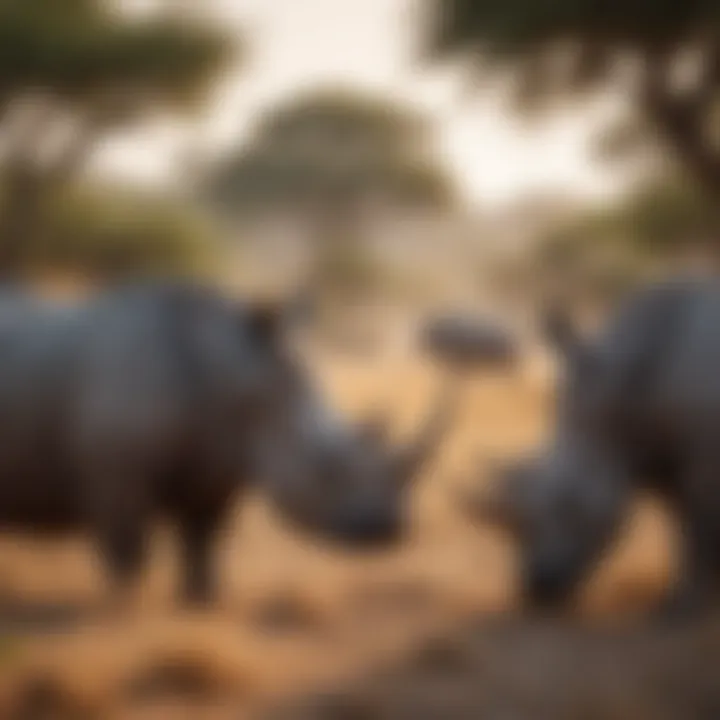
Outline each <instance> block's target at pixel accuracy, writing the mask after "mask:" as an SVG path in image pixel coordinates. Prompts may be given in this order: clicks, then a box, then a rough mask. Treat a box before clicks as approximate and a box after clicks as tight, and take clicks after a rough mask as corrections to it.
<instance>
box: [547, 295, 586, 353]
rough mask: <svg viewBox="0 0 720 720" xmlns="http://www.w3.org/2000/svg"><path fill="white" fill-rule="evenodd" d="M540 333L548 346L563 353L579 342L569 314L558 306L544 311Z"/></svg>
mask: <svg viewBox="0 0 720 720" xmlns="http://www.w3.org/2000/svg"><path fill="white" fill-rule="evenodd" d="M542 332H543V336H544V337H545V340H546V341H547V342H548V343H549V345H550V346H551V347H553V348H555V349H557V350H560V351H561V352H563V353H565V352H567V351H568V350H569V349H572V348H574V347H575V346H576V345H577V344H578V343H579V341H580V338H579V335H578V332H577V329H576V328H575V325H574V323H573V321H572V319H571V318H570V315H569V313H568V312H567V311H566V310H565V309H564V308H561V307H560V306H559V305H552V306H550V307H548V308H546V309H545V312H544V314H543V317H542Z"/></svg>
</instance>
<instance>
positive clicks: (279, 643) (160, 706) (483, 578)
mask: <svg viewBox="0 0 720 720" xmlns="http://www.w3.org/2000/svg"><path fill="white" fill-rule="evenodd" d="M322 376H323V377H324V378H325V379H326V380H327V383H328V386H329V389H330V391H331V392H332V393H333V394H335V395H336V397H337V398H338V400H339V402H341V403H342V405H343V406H344V407H346V408H347V409H348V411H350V412H353V413H358V414H362V413H363V412H365V411H367V410H370V409H373V407H374V406H376V405H377V404H378V403H379V404H381V405H383V406H388V407H389V409H390V410H391V412H392V416H393V419H394V421H395V424H396V427H397V430H398V435H399V436H401V435H403V434H404V433H406V432H410V431H411V428H412V426H413V423H414V422H417V420H418V418H419V417H420V415H421V414H422V412H423V411H424V409H425V408H426V407H427V405H428V403H429V402H431V396H432V392H433V390H434V388H435V387H436V384H437V381H438V379H439V378H438V377H437V375H436V374H435V372H434V371H433V369H432V368H428V367H424V366H422V365H421V364H419V363H416V362H413V363H410V362H408V361H407V360H402V359H392V360H384V361H378V363H377V364H376V365H374V366H371V365H368V364H367V363H363V364H358V365H357V366H353V365H351V364H349V363H348V362H344V363H343V364H342V365H340V364H338V363H337V362H329V361H328V362H325V363H323V364H322ZM546 387H547V385H546V383H545V382H543V381H542V380H541V374H539V373H538V372H536V368H525V369H524V370H523V371H522V372H520V373H516V374H515V375H513V376H501V375H498V376H493V377H482V378H480V377H478V378H468V379H467V381H466V392H465V395H464V398H463V407H462V408H461V414H460V417H458V419H457V422H456V426H455V427H454V429H453V432H452V434H451V436H450V437H449V438H448V440H447V442H446V444H445V445H444V446H443V447H442V448H441V450H440V453H439V454H438V457H437V459H436V461H435V462H434V463H433V464H432V466H431V467H429V468H428V472H427V475H426V477H424V478H423V480H422V482H421V484H420V485H419V486H418V489H417V493H416V496H415V498H414V507H413V512H414V514H415V521H414V529H413V534H412V537H411V538H409V540H408V542H407V544H406V545H405V547H403V548H402V549H400V550H398V551H396V552H393V553H389V554H387V555H384V556H382V557H369V558H364V559H363V558H355V559H352V560H349V559H348V558H346V557H344V556H343V555H341V554H339V553H337V552H334V551H331V550H329V549H327V548H324V547H320V546H318V547H315V546H313V545H312V544H309V543H308V542H306V541H302V542H299V541H298V539H297V538H294V537H292V536H290V535H288V534H287V532H286V531H285V530H284V529H283V528H282V526H280V524H279V523H278V522H277V521H276V519H275V518H273V517H272V516H271V514H270V512H269V511H268V509H267V508H266V507H265V506H264V505H263V504H262V502H258V501H253V502H251V503H250V504H249V505H248V506H247V507H244V508H242V510H241V511H238V517H237V519H236V521H235V522H233V523H232V524H231V526H230V528H229V529H228V532H227V536H226V538H225V542H224V543H223V558H222V562H223V569H224V572H223V578H224V583H225V587H224V591H223V603H222V607H221V608H220V609H219V610H218V611H217V612H216V613H214V614H213V615H212V616H206V617H183V616H181V615H180V614H179V613H178V612H177V611H176V609H174V608H173V605H172V601H171V599H170V598H171V593H172V584H173V578H174V557H173V554H172V546H171V544H170V543H169V542H168V541H167V538H165V537H164V536H162V537H159V540H158V547H157V552H156V554H155V555H156V556H155V558H154V562H153V564H152V568H151V570H150V572H149V577H148V580H147V588H146V593H145V601H146V607H145V609H144V610H143V611H142V612H141V613H140V616H139V617H135V618H134V619H128V620H126V621H123V622H122V623H121V624H120V625H118V626H115V627H109V626H107V625H104V626H103V625H98V624H93V623H92V622H90V621H89V620H87V619H86V620H85V621H83V622H80V623H79V625H78V626H77V627H75V628H74V629H73V630H72V631H68V632H65V633H64V634H56V635H49V634H48V633H42V634H38V633H36V634H30V635H28V634H24V635H23V636H22V637H21V639H19V640H17V641H13V642H16V645H13V646H12V647H11V648H10V649H8V651H7V652H4V653H2V654H0V663H3V664H4V669H5V672H4V673H3V674H2V677H1V678H0V703H2V706H1V707H0V718H5V717H8V718H11V717H18V718H20V717H35V718H45V717H48V718H50V717H52V718H66V717H67V718H71V717H72V718H76V717H87V718H92V717H97V718H128V719H138V718H148V719H154V720H158V719H159V718H163V719H164V718H169V719H172V718H173V717H189V718H193V719H195V718H204V717H208V718H233V719H234V720H235V719H236V718H238V717H244V716H248V717H250V716H257V713H259V712H261V710H262V709H263V708H266V707H268V705H269V704H273V705H274V704H277V703H282V701H283V700H284V699H288V698H291V697H294V696H296V695H297V694H303V693H305V692H307V691H309V690H311V689H313V688H317V687H324V686H326V687H339V686H341V685H342V684H343V683H347V682H349V681H350V680H351V679H352V678H356V677H359V676H362V675H364V674H367V673H369V672H370V670H372V669H373V668H377V667H381V666H385V667H388V666H391V665H392V663H393V658H401V657H403V656H409V657H410V658H411V660H412V662H411V663H410V667H411V677H416V678H425V677H426V676H428V675H433V676H438V677H439V676H442V677H445V678H446V680H444V681H442V682H445V683H446V685H447V687H445V686H443V687H445V689H444V690H443V689H442V688H441V689H440V690H438V692H440V693H441V694H440V695H439V696H437V697H442V692H446V693H447V692H450V693H452V692H455V693H459V692H460V689H458V688H459V686H458V688H456V689H455V690H453V688H455V685H454V684H453V683H455V684H457V683H462V682H463V678H465V680H464V682H466V684H467V682H468V680H467V678H468V677H470V678H471V679H472V678H475V680H476V679H477V677H478V676H483V673H484V672H485V670H484V668H485V669H487V667H488V666H492V665H493V663H492V662H490V663H489V662H488V658H492V656H493V653H494V650H493V651H492V652H490V651H483V652H484V655H483V654H482V653H481V651H480V650H479V649H478V648H479V647H480V646H481V643H480V641H478V642H477V643H476V642H475V641H473V640H472V639H468V638H472V637H474V636H473V635H468V637H467V638H465V637H464V636H460V639H458V636H457V635H456V634H453V631H452V628H454V627H462V626H464V624H465V623H467V622H469V621H470V620H469V619H470V618H472V617H477V616H478V615H481V614H483V613H485V612H490V611H494V610H500V609H503V608H507V607H508V606H509V605H510V604H511V603H512V597H513V595H512V582H511V578H512V562H511V561H512V557H511V553H510V551H509V548H507V547H505V546H504V545H503V544H502V542H501V541H500V540H499V539H498V538H497V537H495V536H494V535H492V534H491V533H488V532H485V531H482V530H480V529H479V528H476V527H473V526H471V525H470V524H469V523H468V522H467V521H466V520H465V519H464V518H463V517H461V516H460V515H459V514H458V512H457V508H456V507H455V505H454V502H453V497H454V494H455V490H456V488H457V487H458V485H459V484H461V483H464V482H469V481H470V480H475V479H476V478H478V479H479V478H481V477H482V471H483V463H484V460H489V459H491V458H493V457H495V456H497V455H503V454H506V453H511V452H513V451H515V450H517V449H519V448H521V447H525V446H527V445H528V444H530V443H533V442H535V441H536V440H537V439H538V438H539V435H540V433H541V432H542V428H543V422H544V416H545V412H546V401H547V398H546ZM478 454H479V455H480V459H479V460H477V458H476V456H477V455H478ZM240 516H242V517H240ZM666 545H667V532H666V527H665V524H664V523H663V522H662V518H660V517H659V514H658V512H657V511H656V510H655V509H653V508H652V507H646V508H643V509H642V510H641V511H640V512H639V514H638V519H637V522H636V523H635V526H634V528H633V532H632V533H631V537H629V538H628V539H627V540H626V541H625V542H624V543H623V546H622V547H621V548H620V549H619V551H618V553H617V554H616V555H615V556H614V557H613V559H612V561H611V562H609V563H608V566H607V567H606V568H604V569H603V572H601V573H600V574H599V576H598V578H596V580H595V581H594V583H593V586H592V588H590V589H589V590H588V593H587V598H586V599H585V601H584V609H585V610H586V611H587V612H588V613H593V614H607V613H608V612H610V611H612V612H613V613H616V612H618V611H621V610H634V609H640V608H642V607H644V606H645V605H646V604H647V601H648V599H649V598H650V597H652V596H653V595H655V594H656V593H657V591H658V589H659V588H660V587H661V586H662V585H663V584H664V582H665V580H666V576H667V571H668V554H667V551H666ZM101 592H102V583H101V582H100V578H99V575H98V572H97V568H96V567H95V565H94V562H93V560H92V556H91V554H90V553H89V551H88V549H87V548H86V547H84V546H83V545H82V543H79V542H76V543H68V544H64V545H57V544H54V545H51V546H49V547H48V546H47V545H43V544H42V543H39V542H38V543H31V542H29V541H27V540H23V541H19V540H17V539H6V540H4V541H3V543H2V545H0V595H1V596H2V597H5V598H11V599H12V600H13V601H14V602H15V603H16V604H17V603H19V604H20V605H24V604H27V603H45V604H47V603H48V602H65V603H70V604H71V605H73V604H74V605H78V604H84V603H93V602H97V600H98V599H99V598H100V597H101ZM1 616H2V613H0V617H1ZM428 636H429V637H430V638H431V639H430V640H428V641H422V638H426V637H428ZM438 638H439V639H438ZM463 638H464V639H463ZM421 641H422V642H425V644H424V645H423V644H422V642H421ZM418 642H420V643H421V644H420V646H417V643H418ZM516 644H517V643H516ZM413 648H415V649H413ZM488 653H489V654H488ZM521 654H522V653H521ZM504 662H505V664H506V666H508V667H509V665H508V663H509V664H510V665H511V664H512V661H511V660H510V659H507V658H506V659H505V660H504ZM469 668H472V672H470V671H469ZM412 673H414V675H412ZM491 676H492V673H489V674H487V678H490V677H491ZM403 677H404V676H403ZM483 677H485V676H483ZM493 677H494V676H493ZM487 678H486V681H485V684H486V685H487V683H488V682H491V681H490V680H488V679H487ZM475 680H473V682H475ZM525 681H526V680H524V679H523V678H522V677H518V679H517V683H520V684H522V683H523V682H525ZM403 682H404V683H405V685H403V684H402V683H403ZM424 682H425V681H424V680H422V681H421V682H420V684H421V685H422V684H423V683H424ZM438 682H440V681H438ZM497 682H498V683H500V685H502V683H505V685H507V684H508V683H510V684H511V685H512V682H513V681H512V678H511V677H510V676H509V675H507V674H506V676H503V677H501V678H499V679H498V680H497ZM398 683H399V684H400V685H399V687H400V686H402V687H404V688H405V690H403V692H405V693H406V694H407V693H408V692H409V691H408V690H407V687H406V686H411V685H412V682H411V680H407V679H405V680H402V681H401V680H398ZM416 684H417V682H416ZM441 684H442V683H441ZM503 687H504V686H503ZM448 688H449V689H448ZM374 692H380V691H377V690H374V689H372V688H371V687H370V686H366V688H365V689H364V690H363V692H362V693H361V696H360V699H358V697H355V698H354V699H353V698H351V699H350V702H349V703H348V702H347V698H345V700H343V696H342V693H341V695H340V699H338V697H336V696H333V697H331V698H329V699H326V703H327V707H325V709H324V710H318V709H317V708H316V709H315V710H313V711H312V712H314V713H315V714H314V715H312V714H311V715H303V714H302V713H303V712H310V711H302V708H301V707H300V706H298V709H297V713H296V714H293V713H295V711H292V712H291V713H290V715H291V716H293V717H304V716H307V717H311V716H312V717H333V718H345V717H347V718H354V717H358V718H362V717H382V716H383V715H382V713H381V712H380V710H379V706H374V705H373V697H374V695H373V693H374ZM383 693H384V694H383ZM380 694H381V695H382V697H383V700H382V703H383V707H384V708H388V707H394V706H393V705H392V702H394V701H391V699H389V698H390V696H391V694H389V692H388V690H387V688H386V689H385V690H382V692H381V693H380ZM400 697H404V696H403V695H402V693H400V694H399V695H398V698H400ZM333 698H334V699H333ZM333 702H334V703H335V705H333ZM378 702H380V701H378ZM397 702H400V700H397ZM407 702H408V703H410V701H409V700H408V701H407ZM343 703H344V704H343ZM410 704H412V703H410ZM22 705H24V710H23V712H24V713H25V714H24V715H23V714H22V713H21V710H20V709H18V708H19V707H20V706H22ZM450 706H451V705H448V707H450ZM403 707H406V708H407V707H410V705H407V704H406V705H405V706H403ZM452 707H455V705H452ZM188 708H192V710H191V711H190V710H188ZM328 708H329V709H328ZM21 709H22V708H21ZM183 712H185V713H186V714H185V715H183V714H182V713H183ZM33 713H34V714H33ZM43 713H44V714H43ZM188 713H189V714H188ZM239 713H244V714H243V715H240V714H239ZM390 716H392V717H402V716H407V717H411V716H412V715H408V714H407V713H405V715H403V712H401V709H400V706H397V707H396V708H395V711H393V713H391V715H390ZM454 716H457V717H461V716H463V715H462V713H461V712H460V710H458V711H457V712H456V713H455V715H447V717H454ZM467 716H468V717H478V716H479V715H478V714H477V713H475V714H472V713H471V714H469V715H467ZM417 717H445V715H444V714H441V715H428V714H427V713H426V714H425V715H422V714H418V715H417ZM497 717H501V716H499V715H498V716H497ZM518 717H521V716H518ZM568 717H574V716H573V715H569V716H568ZM577 717H590V716H589V715H577ZM618 717H620V716H619V715H618ZM628 717H630V716H629V715H628ZM638 717H639V716H638Z"/></svg>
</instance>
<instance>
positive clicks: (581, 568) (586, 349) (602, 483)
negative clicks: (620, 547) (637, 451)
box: [462, 313, 629, 608]
mask: <svg viewBox="0 0 720 720" xmlns="http://www.w3.org/2000/svg"><path fill="white" fill-rule="evenodd" d="M547 328H548V330H549V338H550V339H551V340H552V341H553V343H554V347H555V348H556V349H558V350H559V351H560V358H561V364H562V373H561V379H560V381H559V386H558V394H557V407H556V417H555V422H554V427H553V430H552V433H551V436H550V438H549V441H548V442H547V443H546V444H545V446H544V447H542V448H540V449H539V450H538V451H537V452H535V453H534V454H532V455H530V456H528V457H524V458H520V459H517V460H514V461H511V462H507V463H504V464H502V465H501V466H500V467H496V468H495V469H494V471H493V472H491V474H490V477H489V478H488V480H487V482H486V483H485V484H484V486H483V488H482V489H481V490H478V491H476V492H474V493H472V494H471V495H470V496H468V495H465V496H463V497H462V506H463V508H464V510H465V511H466V512H468V513H469V514H470V516H471V517H472V518H473V520H474V521H476V522H480V523H484V524H487V525H489V526H492V527H494V528H496V529H499V530H501V531H502V532H503V533H504V534H506V535H507V536H509V537H510V538H511V539H512V540H513V541H514V543H515V544H516V545H517V547H518V550H519V553H520V571H521V588H522V594H523V597H524V599H525V601H526V602H527V604H528V605H529V606H531V607H545V608H548V607H558V606H562V605H565V604H566V603H568V602H569V601H570V600H571V599H572V597H573V595H574V591H575V590H576V589H577V588H578V586H579V585H580V584H581V583H582V581H583V580H585V579H586V578H587V577H588V575H589V574H590V573H591V571H592V570H593V569H594V568H595V566H596V564H597V563H598V561H599V559H600V558H601V557H602V555H603V552H604V551H605V550H606V549H607V547H608V545H609V542H610V540H611V539H612V538H614V537H615V536H616V534H617V529H618V527H619V525H620V521H621V520H622V518H623V517H624V512H623V511H624V510H625V508H626V505H627V498H628V495H629V492H628V491H629V473H628V471H627V468H626V466H625V463H624V461H623V459H622V457H621V455H620V454H619V453H618V451H617V450H616V447H615V444H614V443H613V442H612V440H611V439H610V438H609V437H608V434H607V432H606V427H605V425H604V423H603V422H602V417H601V415H602V410H601V408H602V402H598V400H600V401H602V398H601V397H599V391H600V392H601V388H602V368H601V363H600V359H599V357H598V356H597V355H596V351H595V350H594V348H592V347H591V346H590V345H589V344H586V343H584V342H583V341H581V339H580V337H579V335H578V334H577V333H575V331H574V330H573V329H572V327H571V324H570V322H569V320H568V319H567V318H564V317H561V316H560V315H559V314H557V313H554V314H553V316H552V318H551V320H550V321H549V322H548V323H547Z"/></svg>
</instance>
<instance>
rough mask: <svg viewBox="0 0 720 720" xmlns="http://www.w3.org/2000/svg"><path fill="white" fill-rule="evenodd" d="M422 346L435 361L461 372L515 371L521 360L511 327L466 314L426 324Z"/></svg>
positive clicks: (423, 329) (436, 319)
mask: <svg viewBox="0 0 720 720" xmlns="http://www.w3.org/2000/svg"><path fill="white" fill-rule="evenodd" d="M420 346H421V349H422V350H423V351H424V352H426V353H427V354H428V355H430V356H431V357H434V358H436V359H437V360H440V361H442V362H445V363H448V364H450V365H452V366H455V367H459V368H484V367H493V366H494V367H498V368H503V367H512V366H514V365H515V364H516V363H517V361H518V359H519V356H520V347H519V343H518V340H517V338H516V337H515V336H514V335H513V333H512V332H511V331H510V330H509V329H508V328H507V327H504V326H503V325H501V324H500V323H498V322H495V321H492V320H490V319H487V318H478V317H472V316H468V315H462V314H452V315H440V316H437V317H433V318H429V319H428V320H426V321H425V322H424V323H423V325H422V327H421V329H420Z"/></svg>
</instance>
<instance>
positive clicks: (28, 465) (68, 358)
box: [0, 282, 434, 602]
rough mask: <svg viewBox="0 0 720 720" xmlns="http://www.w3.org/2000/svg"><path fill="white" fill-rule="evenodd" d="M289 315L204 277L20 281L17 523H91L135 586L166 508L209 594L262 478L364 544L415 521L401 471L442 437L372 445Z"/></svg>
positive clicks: (7, 339) (5, 402)
mask: <svg viewBox="0 0 720 720" xmlns="http://www.w3.org/2000/svg"><path fill="white" fill-rule="evenodd" d="M285 329H286V328H285V318H284V315H283V312H281V311H279V310H272V309H268V308H261V307H253V306H249V305H239V304H237V303H234V302H231V301H230V300H228V299H225V298H223V297H222V296H220V295H219V294H218V293H216V292H215V291H212V290H210V289H207V288H204V287H200V286H195V285H191V284H189V283H162V282H158V283H152V282H150V283H144V284H138V285H135V286H129V287H125V288H120V289H115V290H111V291H108V292H106V293H105V294H102V295H100V296H99V297H96V298H94V299H91V300H89V301H87V302H84V303H78V304H76V305H74V306H67V307H60V306H54V305H51V304H47V303H45V302H43V301H41V300H39V299H36V298H33V297H32V296H31V295H29V294H25V293H24V292H23V291H22V289H14V288H5V289H4V290H3V291H2V292H0V437H1V438H2V442H0V527H2V528H5V529H18V530H22V531H30V532H34V533H51V534H52V533H62V532H66V531H76V530H85V531H87V532H89V533H90V535H91V536H92V537H93V539H94V540H95V542H96V544H97V546H98V548H99V550H100V552H101V554H102V556H103V559H104V561H105V564H106V566H107V568H108V570H109V572H110V575H111V577H112V578H113V579H114V580H115V581H116V582H118V583H119V584H120V585H123V586H124V585H127V584H128V583H129V582H130V581H131V580H134V579H136V578H137V576H138V574H139V572H140V570H141V569H142V566H143V561H144V558H145V555H146V544H147V538H148V533H149V532H150V529H151V524H152V521H153V520H155V519H156V518H157V517H159V516H162V517H165V518H167V519H169V520H171V521H172V522H173V523H174V524H175V526H176V527H177V531H178V539H179V542H180V551H181V560H182V567H183V569H184V576H183V595H184V597H185V598H186V599H187V600H189V601H192V602H198V601H207V600H210V599H211V598H212V597H213V596H214V593H215V573H214V570H213V566H212V548H213V545H214V543H215V540H216V539H217V536H218V534H219V532H220V528H221V527H222V524H223V521H224V520H225V517H226V515H227V513H228V510H229V508H230V507H231V506H232V505H233V503H234V501H235V499H237V497H238V496H239V494H241V491H242V489H243V488H244V487H245V486H246V485H247V484H248V483H249V482H250V481H251V480H252V479H254V478H257V479H258V480H260V481H261V488H263V489H265V490H266V491H267V492H268V494H269V496H270V498H271V499H273V500H274V501H275V502H276V504H277V506H278V507H279V508H280V509H281V510H282V512H283V514H284V516H285V517H286V518H288V519H290V520H291V521H293V522H294V523H296V524H299V525H302V526H303V527H306V528H307V529H309V530H311V531H313V532H314V533H316V534H319V535H321V536H323V537H326V538H329V539H332V540H340V541H344V542H346V543H347V544H349V545H353V546H358V547H363V546H367V545H378V544H389V543H390V542H391V541H396V540H397V539H399V538H400V537H401V535H402V517H401V505H402V503H403V495H404V493H403V492H402V488H403V487H404V486H405V485H406V479H407V478H408V477H409V476H410V475H411V474H412V472H413V470H414V469H417V468H416V467H410V465H412V464H413V463H410V462H406V461H405V459H407V458H409V457H410V456H413V458H414V459H416V460H417V461H418V462H417V463H415V465H416V466H417V465H418V464H419V461H420V460H421V458H422V457H425V456H426V455H427V453H428V452H429V450H430V447H431V446H432V445H433V444H434V440H433V439H432V438H421V439H420V441H419V442H418V444H417V445H416V446H415V447H413V448H408V449H407V452H400V451H393V452H391V451H390V450H389V449H388V448H386V447H385V446H380V445H373V446H372V448H371V450H372V451H371V450H368V447H369V446H363V447H362V449H360V446H359V445H358V443H359V439H358V438H359V436H358V435H357V431H355V430H353V428H352V426H351V425H349V424H348V423H347V422H346V421H343V420H342V419H340V418H333V417H331V414H330V411H329V410H328V409H327V408H325V406H324V405H323V404H322V402H321V400H320V398H319V396H318V395H317V394H316V393H315V392H314V391H313V389H312V388H311V386H310V384H309V382H308V381H307V379H306V378H305V376H304V373H303V369H302V367H301V365H300V363H299V362H298V361H297V360H296V359H295V358H294V357H293V355H292V354H291V353H290V351H289V349H288V347H287V343H286V342H285ZM321 428H322V429H321ZM268 449H271V450H272V452H271V453H269V454H268V452H267V450H268ZM269 458H274V459H275V460H278V459H282V464H281V466H278V465H277V463H269ZM400 458H403V460H401V459H400Z"/></svg>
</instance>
